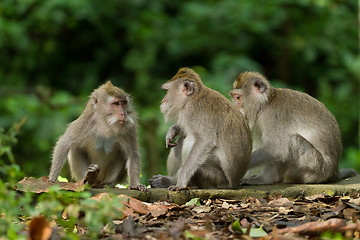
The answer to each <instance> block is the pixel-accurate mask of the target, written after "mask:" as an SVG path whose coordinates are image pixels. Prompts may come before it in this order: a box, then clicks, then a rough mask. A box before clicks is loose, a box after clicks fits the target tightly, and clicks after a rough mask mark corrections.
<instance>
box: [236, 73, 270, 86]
mask: <svg viewBox="0 0 360 240" xmlns="http://www.w3.org/2000/svg"><path fill="white" fill-rule="evenodd" d="M256 79H260V80H262V81H264V82H266V83H267V82H268V80H267V79H266V77H264V76H263V75H262V74H260V73H257V72H243V73H239V75H237V77H236V79H235V81H234V84H233V89H240V88H242V86H243V85H244V83H246V82H248V81H251V80H256Z"/></svg>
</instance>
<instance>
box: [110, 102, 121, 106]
mask: <svg viewBox="0 0 360 240" xmlns="http://www.w3.org/2000/svg"><path fill="white" fill-rule="evenodd" d="M112 104H113V105H115V106H120V102H113V103H112Z"/></svg>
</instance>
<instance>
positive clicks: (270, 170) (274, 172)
mask: <svg viewBox="0 0 360 240" xmlns="http://www.w3.org/2000/svg"><path fill="white" fill-rule="evenodd" d="M282 179H283V173H282V172H281V167H279V165H278V164H277V163H276V162H270V163H269V164H265V165H264V170H263V172H262V173H261V174H259V175H254V176H251V177H247V178H243V179H241V181H240V185H242V186H244V185H250V186H252V185H269V184H273V183H277V182H281V181H282Z"/></svg>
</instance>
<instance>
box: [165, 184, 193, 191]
mask: <svg viewBox="0 0 360 240" xmlns="http://www.w3.org/2000/svg"><path fill="white" fill-rule="evenodd" d="M189 189H190V188H189V187H188V186H186V187H177V186H176V185H172V186H170V187H168V190H169V191H181V190H189Z"/></svg>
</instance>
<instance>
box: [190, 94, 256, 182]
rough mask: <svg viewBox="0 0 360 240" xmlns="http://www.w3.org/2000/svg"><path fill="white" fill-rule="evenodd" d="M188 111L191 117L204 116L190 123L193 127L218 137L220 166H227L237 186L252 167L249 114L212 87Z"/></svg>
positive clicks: (210, 135)
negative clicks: (247, 117) (246, 117)
mask: <svg viewBox="0 0 360 240" xmlns="http://www.w3.org/2000/svg"><path fill="white" fill-rule="evenodd" d="M187 110H188V112H187V114H189V116H193V118H194V119H200V120H199V121H191V122H190V123H188V124H190V125H191V128H192V129H197V130H198V131H197V132H198V133H199V134H201V133H204V134H205V133H206V135H209V139H215V141H216V142H215V143H214V145H215V148H214V150H213V152H214V154H215V155H217V156H218V157H219V158H220V159H221V160H220V164H221V166H220V167H221V168H223V169H226V170H225V171H226V172H227V175H228V176H229V178H230V179H231V181H232V184H234V183H236V185H237V184H238V183H239V181H240V179H241V178H242V176H243V175H244V174H245V172H246V170H247V168H248V164H249V162H250V158H251V150H252V147H251V146H252V142H251V134H250V129H249V126H248V124H247V122H246V120H245V117H244V116H243V115H242V113H241V112H240V111H239V110H238V109H237V108H236V106H235V104H234V103H232V102H231V101H230V100H229V99H227V98H225V97H224V96H223V95H221V94H220V93H218V92H217V91H215V90H212V89H207V91H206V92H205V93H204V94H203V95H202V96H201V97H199V98H198V99H197V101H195V102H194V103H193V104H192V106H187ZM209 126H213V127H210V128H209ZM231 187H233V186H231Z"/></svg>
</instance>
